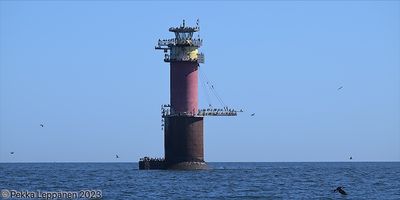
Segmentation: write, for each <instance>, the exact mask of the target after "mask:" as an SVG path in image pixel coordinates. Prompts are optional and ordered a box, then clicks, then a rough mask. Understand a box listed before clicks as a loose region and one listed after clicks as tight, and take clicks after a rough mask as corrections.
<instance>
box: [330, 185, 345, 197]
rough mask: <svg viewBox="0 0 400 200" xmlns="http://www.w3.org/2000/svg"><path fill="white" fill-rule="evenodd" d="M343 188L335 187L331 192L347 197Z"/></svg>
mask: <svg viewBox="0 0 400 200" xmlns="http://www.w3.org/2000/svg"><path fill="white" fill-rule="evenodd" d="M343 188H344V187H342V186H340V187H337V188H336V189H335V190H333V192H339V193H340V194H343V195H347V193H346V191H344V190H343Z"/></svg>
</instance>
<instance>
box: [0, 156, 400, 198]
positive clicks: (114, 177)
mask: <svg viewBox="0 0 400 200" xmlns="http://www.w3.org/2000/svg"><path fill="white" fill-rule="evenodd" d="M209 166H210V167H211V168H212V169H210V170H202V171H160V170H150V171H142V170H140V171H139V170H138V164H137V163H0V190H2V189H8V190H17V191H26V190H27V191H80V190H101V191H102V195H103V199H400V162H368V163H361V162H345V163H209ZM337 186H345V190H346V191H347V192H348V195H347V196H343V195H341V194H339V193H333V192H332V190H333V189H335V188H336V187H337ZM0 199H1V198H0Z"/></svg>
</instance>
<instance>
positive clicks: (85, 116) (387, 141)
mask: <svg viewBox="0 0 400 200" xmlns="http://www.w3.org/2000/svg"><path fill="white" fill-rule="evenodd" d="M197 18H199V19H200V26H201V32H200V36H201V37H202V38H203V40H204V43H203V47H202V48H201V51H202V52H204V54H205V64H203V65H201V69H200V70H201V71H202V73H205V74H206V75H207V77H208V78H209V79H210V80H212V81H213V83H214V86H215V88H216V90H217V91H218V93H219V95H220V96H221V97H222V99H223V100H224V102H225V103H226V104H227V105H229V106H231V107H235V108H239V109H240V108H242V109H243V110H245V111H246V112H244V113H243V114H241V115H240V116H238V117H209V118H206V119H205V141H204V142H205V159H206V161H347V160H348V158H349V156H352V157H353V158H354V160H355V161H400V2H399V1H383V2H381V1H351V2H346V1H332V2H317V1H284V2H275V1H267V2H264V1H255V2H240V1H235V2H229V1H221V2H212V1H204V2H194V1H193V2H184V1H176V2H158V1H150V2H142V1H116V2H114V1H84V2H80V1H60V2H52V1H0V162H53V161H63V162H68V161H76V162H86V161H88V162H116V161H128V162H136V161H137V160H138V159H139V157H142V156H146V155H147V156H156V157H162V156H163V153H164V149H163V132H162V131H161V117H160V105H161V104H166V103H169V65H168V64H167V63H164V62H163V53H162V52H161V51H156V50H154V46H155V44H156V42H157V40H158V39H160V38H161V39H167V38H172V37H173V34H172V33H170V32H168V28H169V27H171V26H178V25H179V24H180V23H181V22H182V19H186V24H189V25H195V22H196V19H197ZM339 87H343V88H342V89H340V90H338V88H339ZM203 91H204V88H199V92H200V94H199V95H200V104H201V107H206V106H207V104H208V102H207V96H206V95H205V93H204V92H203ZM217 102H218V101H217V100H216V98H213V99H211V103H212V104H214V106H218V103H217ZM251 113H256V114H255V116H253V117H251V116H250V115H251ZM41 123H43V124H44V127H43V128H42V127H40V124H41ZM11 151H13V152H15V153H14V154H13V155H11V154H10V152H11ZM115 154H118V155H119V156H120V159H118V160H116V159H115Z"/></svg>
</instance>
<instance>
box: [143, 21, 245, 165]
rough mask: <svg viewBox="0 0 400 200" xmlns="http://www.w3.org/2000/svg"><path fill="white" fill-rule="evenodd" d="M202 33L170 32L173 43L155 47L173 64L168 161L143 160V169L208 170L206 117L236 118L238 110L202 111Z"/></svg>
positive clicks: (165, 110) (167, 108) (166, 111)
mask: <svg viewBox="0 0 400 200" xmlns="http://www.w3.org/2000/svg"><path fill="white" fill-rule="evenodd" d="M199 30H200V27H199V23H198V20H197V23H196V26H195V27H188V26H186V25H185V21H183V23H182V25H181V26H179V27H171V28H169V31H170V32H173V33H174V34H175V38H173V39H164V40H158V44H157V46H156V47H155V49H157V50H163V51H164V53H165V57H164V62H167V63H170V104H167V105H162V106H161V115H162V118H163V130H164V158H162V159H154V158H149V157H144V158H141V159H140V161H139V169H207V165H206V163H205V161H204V147H203V146H204V145H203V141H204V137H203V125H204V116H236V115H237V112H238V111H236V110H234V109H228V107H224V108H223V109H215V108H214V109H210V108H208V109H200V110H199V108H198V72H199V66H200V63H204V55H203V53H200V52H199V50H198V48H199V47H200V46H201V45H202V42H203V40H202V39H200V38H196V39H195V38H194V37H193V33H195V32H198V31H199Z"/></svg>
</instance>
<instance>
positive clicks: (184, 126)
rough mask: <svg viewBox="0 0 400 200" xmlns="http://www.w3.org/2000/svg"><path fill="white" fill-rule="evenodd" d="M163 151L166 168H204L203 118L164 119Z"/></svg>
mask: <svg viewBox="0 0 400 200" xmlns="http://www.w3.org/2000/svg"><path fill="white" fill-rule="evenodd" d="M164 150H165V162H166V166H167V168H180V169H185V168H188V169H197V168H204V166H206V164H205V162H204V150H203V117H193V116H169V117H165V129H164Z"/></svg>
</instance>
